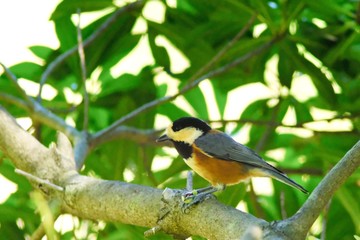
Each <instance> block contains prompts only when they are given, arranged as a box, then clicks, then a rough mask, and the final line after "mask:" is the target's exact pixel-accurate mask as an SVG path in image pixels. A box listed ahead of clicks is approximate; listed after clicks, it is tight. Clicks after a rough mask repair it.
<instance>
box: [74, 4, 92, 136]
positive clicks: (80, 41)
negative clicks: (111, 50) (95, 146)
mask: <svg viewBox="0 0 360 240" xmlns="http://www.w3.org/2000/svg"><path fill="white" fill-rule="evenodd" d="M77 14H78V18H79V19H78V21H79V22H78V25H77V27H76V30H77V41H78V53H79V58H80V69H81V80H82V84H83V89H84V123H83V129H84V130H85V131H87V129H88V124H89V94H88V92H87V89H86V78H87V73H86V62H85V52H84V44H83V38H82V34H81V28H80V18H81V12H80V9H78V11H77Z"/></svg>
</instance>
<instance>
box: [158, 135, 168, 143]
mask: <svg viewBox="0 0 360 240" xmlns="http://www.w3.org/2000/svg"><path fill="white" fill-rule="evenodd" d="M168 140H170V138H169V137H168V136H167V135H166V134H164V135H162V136H161V137H159V138H158V139H156V142H164V141H168Z"/></svg>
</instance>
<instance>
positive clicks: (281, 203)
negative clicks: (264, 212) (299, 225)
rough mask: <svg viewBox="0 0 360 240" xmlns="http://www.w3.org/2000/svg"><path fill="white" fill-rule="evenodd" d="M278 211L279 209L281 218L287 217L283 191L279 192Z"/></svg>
mask: <svg viewBox="0 0 360 240" xmlns="http://www.w3.org/2000/svg"><path fill="white" fill-rule="evenodd" d="M280 211H281V218H282V219H286V218H287V212H286V209H285V193H284V192H283V191H281V192H280Z"/></svg>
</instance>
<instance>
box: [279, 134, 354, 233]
mask: <svg viewBox="0 0 360 240" xmlns="http://www.w3.org/2000/svg"><path fill="white" fill-rule="evenodd" d="M359 166H360V141H358V142H357V143H356V144H355V145H354V146H353V147H352V148H351V149H350V150H349V151H348V152H347V153H346V154H345V156H344V157H343V158H342V159H341V160H340V161H339V162H338V163H337V164H336V165H335V166H334V167H333V168H332V169H331V170H330V172H329V173H328V174H327V175H326V176H325V178H324V179H323V180H322V181H321V182H320V184H319V185H318V186H317V187H316V188H315V190H314V191H313V192H312V193H311V195H310V196H309V198H308V199H307V201H306V202H305V203H304V205H303V206H302V207H301V208H300V209H299V211H298V212H297V213H296V214H295V215H294V216H292V217H290V218H288V219H286V220H284V221H281V222H278V223H276V225H277V227H279V228H280V229H281V230H282V231H284V232H285V233H286V235H287V236H298V237H297V239H304V238H305V236H306V233H307V231H308V230H309V229H310V227H311V226H312V224H313V223H314V222H315V220H316V218H317V217H318V216H319V215H320V213H321V211H322V210H323V209H324V207H325V206H326V204H327V203H328V201H329V200H330V199H331V198H332V196H333V195H334V193H335V191H336V190H337V189H338V188H339V187H340V186H341V185H342V184H343V183H344V182H345V181H346V179H347V178H348V177H349V176H350V175H351V174H352V173H353V172H354V171H355V170H356V169H357V168H358V167H359Z"/></svg>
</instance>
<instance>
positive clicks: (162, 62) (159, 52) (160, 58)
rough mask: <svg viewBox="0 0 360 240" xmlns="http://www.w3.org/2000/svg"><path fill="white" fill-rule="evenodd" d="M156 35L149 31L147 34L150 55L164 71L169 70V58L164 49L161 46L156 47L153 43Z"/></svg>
mask: <svg viewBox="0 0 360 240" xmlns="http://www.w3.org/2000/svg"><path fill="white" fill-rule="evenodd" d="M155 38H156V35H155V34H153V33H152V32H151V31H149V33H148V40H149V45H150V49H151V52H152V55H153V57H154V59H155V62H156V63H157V64H158V65H159V66H162V67H164V68H165V69H166V70H170V57H169V54H168V52H167V51H166V48H164V47H162V46H158V45H156V43H155Z"/></svg>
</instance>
